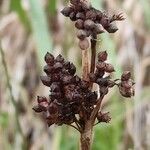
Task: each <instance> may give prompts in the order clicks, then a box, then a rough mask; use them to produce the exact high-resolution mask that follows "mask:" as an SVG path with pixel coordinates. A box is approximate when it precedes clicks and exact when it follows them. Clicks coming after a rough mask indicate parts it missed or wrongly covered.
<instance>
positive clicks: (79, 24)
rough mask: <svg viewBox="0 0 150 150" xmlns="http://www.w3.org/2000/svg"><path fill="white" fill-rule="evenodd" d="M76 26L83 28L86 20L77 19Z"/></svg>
mask: <svg viewBox="0 0 150 150" xmlns="http://www.w3.org/2000/svg"><path fill="white" fill-rule="evenodd" d="M75 27H76V28H77V29H83V27H84V22H83V20H82V19H78V20H77V21H76V23H75Z"/></svg>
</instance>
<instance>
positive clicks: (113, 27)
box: [105, 22, 118, 33]
mask: <svg viewBox="0 0 150 150" xmlns="http://www.w3.org/2000/svg"><path fill="white" fill-rule="evenodd" d="M105 29H106V31H107V32H109V33H115V32H116V31H118V27H117V26H116V24H115V23H114V22H112V23H110V24H109V26H108V27H107V28H105Z"/></svg>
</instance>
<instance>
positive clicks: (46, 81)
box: [40, 76, 52, 87]
mask: <svg viewBox="0 0 150 150" xmlns="http://www.w3.org/2000/svg"><path fill="white" fill-rule="evenodd" d="M40 79H41V81H42V83H43V84H44V85H46V86H48V87H50V85H51V83H52V80H51V78H50V77H48V76H41V77H40Z"/></svg>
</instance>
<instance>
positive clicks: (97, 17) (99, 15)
mask: <svg viewBox="0 0 150 150" xmlns="http://www.w3.org/2000/svg"><path fill="white" fill-rule="evenodd" d="M102 15H103V14H102V12H101V11H99V10H97V11H96V21H97V22H98V23H100V21H101V19H102Z"/></svg>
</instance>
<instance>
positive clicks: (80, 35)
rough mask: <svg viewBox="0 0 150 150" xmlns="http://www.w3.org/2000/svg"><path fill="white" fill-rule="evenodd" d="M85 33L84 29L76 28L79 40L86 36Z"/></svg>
mask: <svg viewBox="0 0 150 150" xmlns="http://www.w3.org/2000/svg"><path fill="white" fill-rule="evenodd" d="M86 36H87V34H86V31H85V30H78V32H77V37H78V38H79V39H80V40H84V39H85V38H86Z"/></svg>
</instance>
